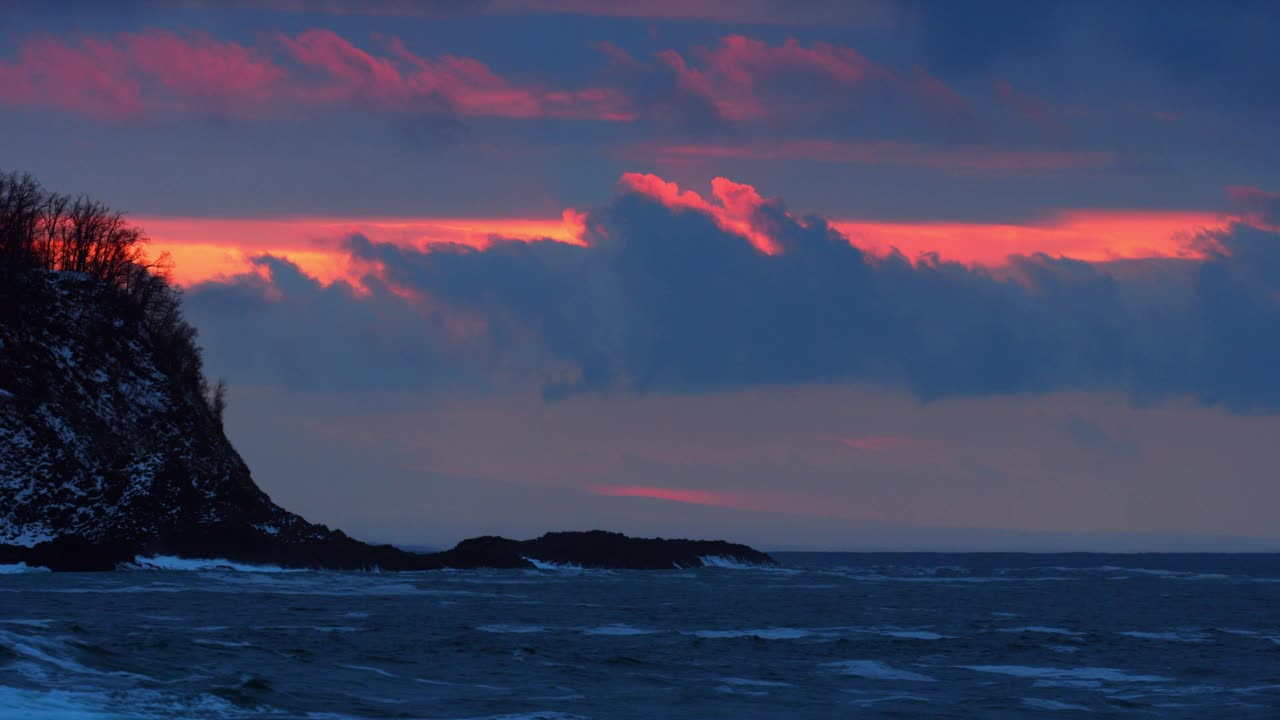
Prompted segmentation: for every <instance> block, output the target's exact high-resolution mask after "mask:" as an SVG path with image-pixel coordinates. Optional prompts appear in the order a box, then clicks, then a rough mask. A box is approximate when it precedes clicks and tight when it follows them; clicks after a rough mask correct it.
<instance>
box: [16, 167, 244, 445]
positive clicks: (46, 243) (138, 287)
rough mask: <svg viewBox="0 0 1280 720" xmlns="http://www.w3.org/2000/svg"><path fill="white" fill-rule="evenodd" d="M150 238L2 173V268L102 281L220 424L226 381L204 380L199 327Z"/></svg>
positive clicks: (106, 213) (164, 366)
mask: <svg viewBox="0 0 1280 720" xmlns="http://www.w3.org/2000/svg"><path fill="white" fill-rule="evenodd" d="M146 240H147V239H146V236H145V235H144V234H143V232H142V230H141V229H140V228H138V227H137V226H135V225H133V224H132V223H130V222H129V221H128V220H127V219H126V218H125V217H124V215H122V214H121V213H119V212H115V211H112V210H111V209H110V208H108V207H107V206H106V205H103V204H102V203H100V202H97V201H95V200H90V199H89V198H86V197H83V196H81V197H74V198H73V197H71V196H70V195H64V194H61V193H55V192H50V191H48V190H46V189H45V188H44V187H43V186H42V185H41V184H40V183H39V182H38V181H37V180H36V179H35V178H33V177H31V176H30V175H27V174H19V173H8V174H5V173H0V271H2V272H4V273H13V272H23V271H29V270H49V271H56V272H72V273H80V274H83V275H86V276H88V277H91V278H95V279H97V280H99V281H101V282H102V283H103V284H104V285H105V286H106V287H107V288H108V290H109V292H108V294H107V295H108V297H110V298H112V299H114V300H115V301H117V302H118V304H119V305H120V308H119V309H121V310H124V311H126V312H128V313H129V314H131V315H133V317H134V318H135V319H136V320H137V321H138V322H140V323H141V324H142V325H143V326H144V327H145V328H146V331H147V333H148V334H149V335H150V337H151V340H152V343H153V345H154V347H155V350H156V360H157V363H158V364H159V365H160V369H161V370H163V371H164V372H165V373H166V374H168V375H169V376H170V377H172V378H174V379H175V380H177V381H178V382H179V383H180V384H181V387H183V388H186V389H189V390H190V391H192V392H194V393H197V394H198V395H199V397H200V399H201V400H202V401H203V403H204V405H205V407H206V408H207V409H208V411H209V412H210V413H211V414H212V415H213V416H214V417H215V418H216V419H217V420H218V421H219V422H221V421H222V411H223V409H224V408H225V406H226V385H225V383H223V382H222V381H219V382H218V384H217V385H216V386H215V387H212V388H211V387H210V386H209V384H208V382H207V381H206V380H205V378H204V363H203V361H202V359H201V357H200V349H199V347H198V346H197V345H196V329H195V327H194V326H192V325H191V324H190V323H188V322H187V321H186V320H185V319H184V317H183V315H182V292H181V290H180V289H179V288H178V287H177V286H176V285H174V284H173V283H172V282H171V280H170V274H169V271H170V267H171V264H170V262H169V260H168V257H167V256H164V255H161V256H160V257H159V258H155V259H151V258H149V257H148V255H147V253H146ZM0 281H4V282H11V281H12V279H8V280H0Z"/></svg>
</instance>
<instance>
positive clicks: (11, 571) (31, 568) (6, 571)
mask: <svg viewBox="0 0 1280 720" xmlns="http://www.w3.org/2000/svg"><path fill="white" fill-rule="evenodd" d="M47 572H49V568H47V567H40V566H39V565H28V564H26V563H24V562H20V563H18V564H16V565H0V575H25V574H27V573H47Z"/></svg>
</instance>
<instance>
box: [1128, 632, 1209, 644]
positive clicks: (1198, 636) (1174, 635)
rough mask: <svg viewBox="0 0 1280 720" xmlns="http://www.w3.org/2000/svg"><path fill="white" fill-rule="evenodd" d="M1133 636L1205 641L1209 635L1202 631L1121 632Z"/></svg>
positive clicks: (1179, 640) (1176, 640)
mask: <svg viewBox="0 0 1280 720" xmlns="http://www.w3.org/2000/svg"><path fill="white" fill-rule="evenodd" d="M1120 634H1121V635H1125V636H1127V637H1131V638H1138V639H1139V640H1169V641H1172V642H1192V643H1198V642H1204V641H1205V640H1206V639H1207V637H1206V636H1205V634H1204V633H1200V632H1173V631H1170V632H1144V631H1141V630H1129V631H1126V632H1122V633H1120Z"/></svg>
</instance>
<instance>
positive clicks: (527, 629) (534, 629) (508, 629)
mask: <svg viewBox="0 0 1280 720" xmlns="http://www.w3.org/2000/svg"><path fill="white" fill-rule="evenodd" d="M476 629H477V630H479V631H480V632H487V633H517V634H524V633H541V632H546V631H547V629H546V628H545V627H542V626H541V625H481V626H479V627H477V628H476Z"/></svg>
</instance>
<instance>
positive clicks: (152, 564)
mask: <svg viewBox="0 0 1280 720" xmlns="http://www.w3.org/2000/svg"><path fill="white" fill-rule="evenodd" d="M125 569H127V570H235V571H237V572H268V573H279V572H301V571H299V570H286V569H284V568H282V567H279V566H276V565H246V564H244V563H237V562H231V561H230V560H220V559H214V558H181V557H177V556H174V555H154V556H152V557H143V556H141V555H138V556H136V557H134V558H133V562H132V563H128V564H127V565H126V566H125Z"/></svg>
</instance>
